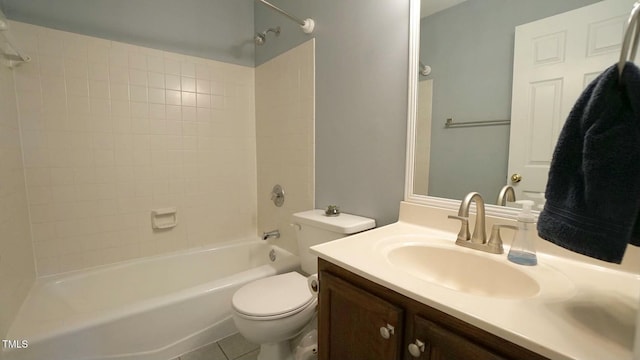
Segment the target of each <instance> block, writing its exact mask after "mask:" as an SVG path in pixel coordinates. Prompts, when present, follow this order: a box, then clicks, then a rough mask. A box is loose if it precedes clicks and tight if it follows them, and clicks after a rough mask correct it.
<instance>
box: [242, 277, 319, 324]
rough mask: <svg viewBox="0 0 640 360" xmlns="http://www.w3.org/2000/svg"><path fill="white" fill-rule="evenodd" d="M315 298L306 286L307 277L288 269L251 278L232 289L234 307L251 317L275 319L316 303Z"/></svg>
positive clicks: (246, 316) (253, 318) (243, 314)
mask: <svg viewBox="0 0 640 360" xmlns="http://www.w3.org/2000/svg"><path fill="white" fill-rule="evenodd" d="M316 302H317V298H316V297H315V296H313V295H312V294H311V291H309V288H308V286H307V278H306V277H304V276H302V275H300V274H299V273H297V272H289V273H286V274H280V275H275V276H270V277H267V278H264V279H260V280H256V281H253V282H251V283H249V284H247V285H245V286H243V287H241V288H240V289H239V290H238V291H236V292H235V294H234V295H233V298H232V300H231V303H232V306H233V309H234V310H235V311H236V313H238V315H240V316H241V317H244V318H247V319H252V320H275V319H280V318H284V317H288V316H292V315H295V314H297V313H299V312H301V311H303V310H304V309H306V308H308V307H309V306H311V305H313V304H315V303H316Z"/></svg>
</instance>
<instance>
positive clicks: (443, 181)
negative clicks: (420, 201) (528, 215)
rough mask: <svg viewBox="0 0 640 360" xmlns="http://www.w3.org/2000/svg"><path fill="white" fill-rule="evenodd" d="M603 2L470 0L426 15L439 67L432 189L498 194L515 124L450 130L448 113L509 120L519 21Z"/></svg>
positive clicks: (427, 37) (442, 193) (425, 44)
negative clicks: (511, 125) (512, 128)
mask: <svg viewBox="0 0 640 360" xmlns="http://www.w3.org/2000/svg"><path fill="white" fill-rule="evenodd" d="M595 2H597V0H562V1H558V0H469V1H467V2H464V3H462V4H460V5H457V6H455V7H452V8H449V9H447V10H444V11H442V12H439V13H436V14H434V15H431V16H428V17H426V18H423V19H422V22H421V31H420V39H421V40H420V42H421V46H420V59H421V60H422V62H424V63H425V64H427V65H430V66H431V67H432V69H433V70H432V73H431V75H430V76H428V77H427V78H431V79H433V122H432V130H431V131H432V136H431V141H432V142H431V167H430V177H429V195H432V196H438V197H445V198H453V199H460V198H462V197H464V195H465V194H466V193H468V192H470V191H479V192H480V193H481V194H483V196H485V198H486V199H488V201H491V202H493V201H494V199H495V198H496V197H497V194H498V191H499V190H500V188H501V187H502V186H503V185H504V184H506V183H507V160H508V150H509V127H508V126H488V127H469V128H451V129H445V128H444V122H445V120H446V119H447V118H450V117H452V118H453V119H454V120H456V121H476V120H501V119H509V118H510V114H511V83H512V75H513V70H512V64H513V45H514V36H515V35H514V34H515V27H516V26H517V25H521V24H525V23H528V22H531V21H534V20H537V19H541V18H544V17H547V16H551V15H555V14H558V13H561V12H565V11H568V10H572V9H575V8H578V7H582V6H585V5H588V4H591V3H595ZM422 79H425V78H424V77H422Z"/></svg>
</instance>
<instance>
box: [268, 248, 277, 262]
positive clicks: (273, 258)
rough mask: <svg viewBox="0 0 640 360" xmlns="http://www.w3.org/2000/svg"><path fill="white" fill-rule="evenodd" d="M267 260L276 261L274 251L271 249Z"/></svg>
mask: <svg viewBox="0 0 640 360" xmlns="http://www.w3.org/2000/svg"><path fill="white" fill-rule="evenodd" d="M269 260H271V261H272V262H273V261H276V251H275V250H273V249H271V251H269Z"/></svg>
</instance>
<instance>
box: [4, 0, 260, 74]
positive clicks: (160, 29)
mask: <svg viewBox="0 0 640 360" xmlns="http://www.w3.org/2000/svg"><path fill="white" fill-rule="evenodd" d="M0 1H1V2H0V5H1V7H2V9H3V11H4V12H5V14H6V15H7V17H8V18H10V19H13V20H17V21H22V22H26V23H30V24H35V25H40V26H46V27H50V28H54V29H59V30H65V31H70V32H75V33H80V34H86V35H91V36H96V37H101V38H105V39H109V40H116V41H122V42H127V43H130V44H135V45H140V46H147V47H151V48H156V49H162V50H168V51H173V52H178V53H182V54H188V55H194V56H200V57H205V58H210V59H214V60H219V61H224V62H228V63H234V64H241V65H248V66H253V64H254V44H253V1H252V0H180V1H176V0H108V1H95V0H0Z"/></svg>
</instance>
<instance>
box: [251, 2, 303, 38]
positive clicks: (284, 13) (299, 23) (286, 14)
mask: <svg viewBox="0 0 640 360" xmlns="http://www.w3.org/2000/svg"><path fill="white" fill-rule="evenodd" d="M258 1H259V2H261V3H263V4H265V5H266V6H268V7H270V8H271V9H273V10H275V11H277V12H279V13H280V14H282V15H284V16H286V17H288V18H289V19H291V20H293V21H295V22H296V23H298V25H300V27H301V28H302V31H304V33H305V34H311V33H312V32H313V28H314V27H315V22H314V21H313V19H311V18H308V19H305V20H302V19H300V18H297V17H295V16H293V15H291V14H289V13H288V12H286V11H284V10H282V9H280V8H279V7H277V6H275V5H273V4H272V3H270V2H268V1H266V0H258Z"/></svg>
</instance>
